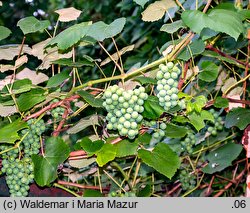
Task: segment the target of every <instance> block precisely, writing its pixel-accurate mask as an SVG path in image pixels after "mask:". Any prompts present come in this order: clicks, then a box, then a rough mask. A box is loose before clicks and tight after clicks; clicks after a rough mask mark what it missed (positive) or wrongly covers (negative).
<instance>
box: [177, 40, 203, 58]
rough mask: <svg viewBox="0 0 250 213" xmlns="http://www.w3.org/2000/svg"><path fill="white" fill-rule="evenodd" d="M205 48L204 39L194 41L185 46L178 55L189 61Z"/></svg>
mask: <svg viewBox="0 0 250 213" xmlns="http://www.w3.org/2000/svg"><path fill="white" fill-rule="evenodd" d="M204 50H205V44H204V42H203V41H202V40H200V39H199V40H196V41H194V42H192V43H191V44H190V45H189V46H188V47H185V48H184V49H183V50H182V51H181V52H180V54H179V55H178V56H177V57H178V58H179V59H181V60H184V61H187V60H188V59H190V58H191V57H193V56H195V55H199V54H201V53H202V52H203V51H204Z"/></svg>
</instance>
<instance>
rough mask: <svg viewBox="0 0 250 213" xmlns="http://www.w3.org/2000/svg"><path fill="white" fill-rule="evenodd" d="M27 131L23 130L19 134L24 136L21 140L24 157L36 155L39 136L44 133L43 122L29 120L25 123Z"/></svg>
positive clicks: (38, 146) (38, 147)
mask: <svg viewBox="0 0 250 213" xmlns="http://www.w3.org/2000/svg"><path fill="white" fill-rule="evenodd" d="M27 123H28V126H29V129H24V130H22V131H21V134H22V135H23V136H24V135H26V136H25V138H24V139H23V145H24V155H25V156H31V155H32V154H38V153H39V149H40V136H41V135H42V133H43V132H44V131H45V129H46V127H45V123H44V120H42V119H41V120H38V121H37V120H36V119H30V120H28V121H27Z"/></svg>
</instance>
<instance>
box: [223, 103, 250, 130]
mask: <svg viewBox="0 0 250 213" xmlns="http://www.w3.org/2000/svg"><path fill="white" fill-rule="evenodd" d="M249 123H250V109H245V108H234V109H232V110H231V111H230V112H229V113H228V114H227V115H226V119H225V127H226V128H231V127H233V126H237V127H238V128H239V129H240V130H244V129H245V128H246V127H247V125H248V124H249Z"/></svg>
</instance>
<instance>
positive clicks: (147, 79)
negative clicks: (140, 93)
mask: <svg viewBox="0 0 250 213" xmlns="http://www.w3.org/2000/svg"><path fill="white" fill-rule="evenodd" d="M134 81H137V82H139V83H140V84H141V85H144V84H153V85H155V84H157V80H156V79H154V78H150V77H144V76H138V77H136V78H134Z"/></svg>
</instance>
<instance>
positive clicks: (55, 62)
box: [52, 58, 94, 67]
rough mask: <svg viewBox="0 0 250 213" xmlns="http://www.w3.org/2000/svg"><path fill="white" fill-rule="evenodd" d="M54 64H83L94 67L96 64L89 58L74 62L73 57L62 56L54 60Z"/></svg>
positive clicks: (73, 65)
mask: <svg viewBox="0 0 250 213" xmlns="http://www.w3.org/2000/svg"><path fill="white" fill-rule="evenodd" d="M52 64H58V65H61V66H69V67H82V66H90V67H93V66H94V64H93V63H92V62H90V61H88V60H87V59H85V60H83V61H78V62H73V61H72V59H68V58H60V59H58V60H56V61H52Z"/></svg>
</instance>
